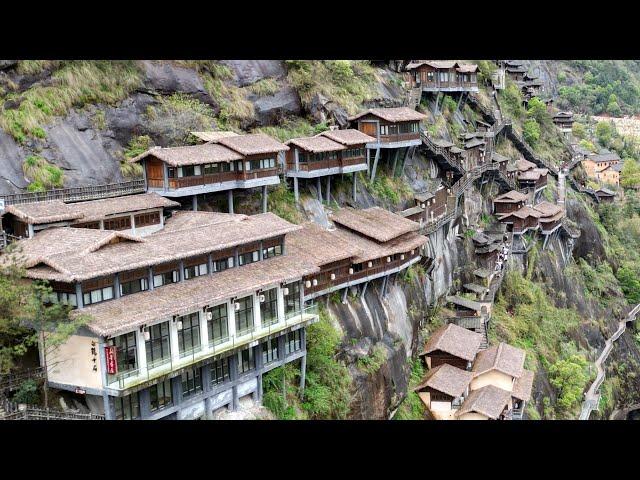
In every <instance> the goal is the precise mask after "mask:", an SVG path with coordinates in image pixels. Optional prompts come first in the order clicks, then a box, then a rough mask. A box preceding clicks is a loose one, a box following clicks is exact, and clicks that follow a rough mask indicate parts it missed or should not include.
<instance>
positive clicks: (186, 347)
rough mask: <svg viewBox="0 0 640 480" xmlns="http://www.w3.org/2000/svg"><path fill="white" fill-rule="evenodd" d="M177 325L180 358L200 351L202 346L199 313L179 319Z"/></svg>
mask: <svg viewBox="0 0 640 480" xmlns="http://www.w3.org/2000/svg"><path fill="white" fill-rule="evenodd" d="M177 323H178V349H179V352H180V356H181V357H182V356H185V355H188V354H190V353H192V352H197V351H199V350H200V348H202V345H201V343H200V317H199V315H198V313H197V312H196V313H192V314H190V315H185V316H183V317H178V319H177ZM180 327H182V328H180Z"/></svg>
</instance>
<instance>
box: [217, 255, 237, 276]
mask: <svg viewBox="0 0 640 480" xmlns="http://www.w3.org/2000/svg"><path fill="white" fill-rule="evenodd" d="M233 261H234V259H233V257H227V258H220V259H218V260H214V261H213V271H214V272H221V271H222V270H226V269H227V268H233Z"/></svg>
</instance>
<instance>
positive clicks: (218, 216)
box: [162, 210, 247, 233]
mask: <svg viewBox="0 0 640 480" xmlns="http://www.w3.org/2000/svg"><path fill="white" fill-rule="evenodd" d="M245 218H247V215H242V214H239V213H221V212H205V211H196V212H194V211H193V210H179V211H177V212H174V213H173V215H172V216H171V218H169V219H167V221H166V222H165V224H164V228H163V229H162V232H163V233H167V232H175V231H177V230H184V229H187V228H196V227H206V226H208V225H216V224H219V223H226V222H238V221H240V220H243V219H245Z"/></svg>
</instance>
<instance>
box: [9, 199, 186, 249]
mask: <svg viewBox="0 0 640 480" xmlns="http://www.w3.org/2000/svg"><path fill="white" fill-rule="evenodd" d="M179 206H180V204H179V203H177V202H174V201H172V200H169V199H167V198H163V197H161V196H160V195H158V194H156V193H142V194H136V195H127V196H122V197H114V198H105V199H102V200H91V201H87V202H76V203H64V202H63V201H62V200H53V201H48V202H35V203H23V204H15V205H9V206H8V207H7V208H6V209H5V211H4V214H3V225H4V228H5V230H6V232H7V233H9V234H11V235H14V236H16V237H22V238H31V237H33V236H34V235H35V234H37V233H38V232H40V231H42V230H45V229H48V228H52V227H74V228H90V229H97V230H117V231H122V232H124V233H130V234H133V235H139V236H144V235H148V234H150V233H153V232H155V231H157V230H160V229H162V227H163V225H164V219H165V217H166V214H167V211H168V210H169V209H172V208H177V207H179Z"/></svg>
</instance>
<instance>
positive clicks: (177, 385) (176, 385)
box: [171, 375, 182, 405]
mask: <svg viewBox="0 0 640 480" xmlns="http://www.w3.org/2000/svg"><path fill="white" fill-rule="evenodd" d="M171 394H172V395H173V404H174V405H180V404H181V403H182V377H181V376H180V375H178V376H177V377H174V378H172V379H171Z"/></svg>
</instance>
